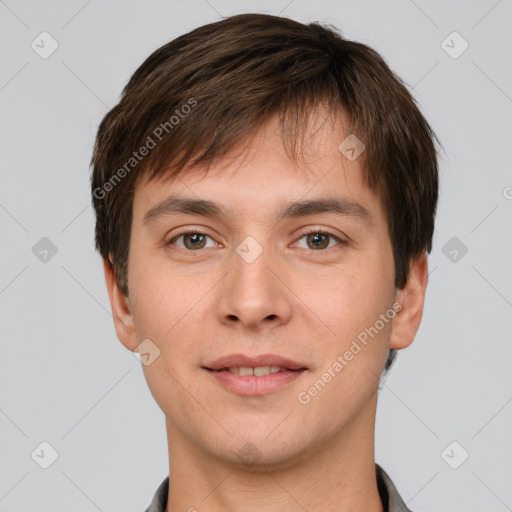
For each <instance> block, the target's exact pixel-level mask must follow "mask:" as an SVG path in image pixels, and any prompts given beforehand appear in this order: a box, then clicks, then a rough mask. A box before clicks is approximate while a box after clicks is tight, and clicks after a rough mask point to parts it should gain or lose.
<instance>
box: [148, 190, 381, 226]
mask: <svg viewBox="0 0 512 512" xmlns="http://www.w3.org/2000/svg"><path fill="white" fill-rule="evenodd" d="M176 213H182V214H186V215H201V216H204V217H214V218H215V217H216V218H219V219H227V218H230V217H233V216H234V213H233V211H232V210H230V209H225V208H223V207H221V206H220V205H218V204H216V203H214V202H212V201H208V200H205V199H189V198H183V197H176V196H169V197H167V198H166V199H164V200H163V201H161V202H160V203H158V204H156V205H155V206H153V207H152V208H151V209H150V210H148V211H147V212H146V214H145V215H144V219H143V221H142V224H143V225H144V226H150V225H152V224H154V223H156V222H157V221H158V220H159V219H160V218H162V217H166V216H169V215H173V214H176ZM319 213H335V214H338V215H346V216H350V217H355V218H357V219H360V220H361V221H363V222H365V223H366V224H371V221H372V217H371V215H370V212H369V211H368V210H367V209H366V208H365V207H364V206H363V205H361V204H359V203H356V202H354V201H351V200H349V199H347V198H343V197H326V198H318V199H309V200H301V201H293V202H290V203H285V204H283V205H281V208H280V209H279V210H278V212H277V216H276V218H277V220H278V221H280V220H283V219H285V218H298V217H304V216H308V215H316V214H319Z"/></svg>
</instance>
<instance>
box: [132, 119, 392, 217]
mask: <svg viewBox="0 0 512 512" xmlns="http://www.w3.org/2000/svg"><path fill="white" fill-rule="evenodd" d="M349 136H351V137H354V136H353V135H351V134H350V133H348V130H347V121H346V118H343V117H342V116H340V117H339V118H326V116H325V115H321V114H320V113H319V114H318V115H312V116H311V118H310V122H309V125H308V127H307V130H306V131H305V137H304V140H299V141H295V142H296V143H297V144H299V145H300V147H298V148H297V149H298V151H297V152H296V154H295V155H293V154H290V152H289V150H287V148H286V147H285V144H286V142H285V139H286V137H287V134H286V133H283V132H282V127H281V125H280V123H279V119H278V118H277V116H274V117H273V118H271V119H270V120H269V121H268V122H267V123H265V124H264V125H263V126H262V127H260V129H258V130H257V131H256V132H255V133H253V134H252V135H251V136H250V137H247V138H246V139H245V140H244V141H243V142H241V143H240V144H238V145H237V146H236V147H235V148H233V149H232V150H230V151H229V152H228V153H227V154H226V155H224V156H222V157H220V158H217V159H216V160H215V161H213V162H212V163H211V165H210V167H209V168H208V169H206V168H205V167H197V168H193V167H188V168H187V167H185V168H184V169H183V170H182V171H181V172H180V173H179V174H177V175H173V174H172V168H170V169H169V171H168V172H167V174H164V175H162V176H159V177H156V178H153V179H151V180H150V179H148V177H147V176H145V177H143V178H142V179H141V180H140V183H138V184H137V187H136V190H135V197H134V217H135V216H136V215H138V216H139V217H140V216H145V215H146V214H147V212H148V211H149V210H150V209H152V208H154V207H155V205H157V204H158V203H161V202H162V201H164V200H165V199H166V198H167V197H168V196H169V195H173V196H174V197H184V198H188V199H202V200H210V201H211V202H215V203H216V204H220V205H222V206H223V212H224V213H226V214H231V215H232V216H233V217H236V215H238V214H239V213H241V212H242V211H244V210H249V211H253V212H256V211H257V212H259V214H263V213H264V212H265V211H268V210H269V207H270V204H271V203H272V204H273V205H278V204H279V205H284V204H285V203H289V202H290V201H291V200H293V201H295V202H297V201H298V200H299V199H304V200H306V199H314V198H322V197H324V198H331V199H332V198H336V197H338V198H341V199H344V200H346V202H347V204H348V203H349V202H352V203H354V204H361V205H362V206H363V205H364V206H363V209H366V210H367V211H368V212H370V213H373V215H379V214H381V213H383V212H381V211H379V210H380V208H381V205H380V204H375V203H380V201H379V199H378V197H377V196H376V195H375V194H374V192H373V191H371V190H370V189H369V188H368V187H367V185H366V180H365V176H364V172H363V168H362V160H363V159H362V158H356V159H354V160H352V159H350V158H347V154H346V153H344V152H343V151H340V147H341V149H342V150H344V149H346V147H345V146H346V141H347V137H349ZM348 140H349V141H350V138H349V139H348ZM348 156H351V155H350V153H348ZM348 207H350V205H348ZM272 208H273V213H277V212H278V211H281V213H282V209H281V210H276V209H275V208H274V206H272Z"/></svg>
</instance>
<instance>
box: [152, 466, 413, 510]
mask: <svg viewBox="0 0 512 512" xmlns="http://www.w3.org/2000/svg"><path fill="white" fill-rule="evenodd" d="M375 472H376V474H377V487H378V489H379V495H380V499H381V501H382V504H383V506H384V512H411V510H409V509H408V508H407V506H406V505H405V503H404V501H403V500H402V498H401V497H400V494H398V491H397V490H396V487H395V486H394V484H393V482H392V481H391V478H389V476H388V475H387V473H386V472H385V471H384V470H383V469H382V468H381V467H380V466H379V465H378V464H375ZM168 496H169V477H167V478H166V479H165V480H164V481H163V482H162V483H161V484H160V487H159V488H158V489H157V491H156V493H155V495H154V496H153V500H152V501H151V504H150V505H149V508H147V509H146V512H165V507H166V506H167V497H168Z"/></svg>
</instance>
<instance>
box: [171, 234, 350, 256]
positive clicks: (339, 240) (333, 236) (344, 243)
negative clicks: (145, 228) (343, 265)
mask: <svg viewBox="0 0 512 512" xmlns="http://www.w3.org/2000/svg"><path fill="white" fill-rule="evenodd" d="M313 234H318V235H324V236H328V237H330V238H333V239H334V240H336V241H337V242H338V245H339V246H347V245H348V242H347V241H346V240H342V239H341V238H339V237H337V236H336V235H333V234H332V233H329V232H328V231H322V230H319V229H310V230H309V231H306V232H304V233H302V234H301V235H300V236H299V238H298V239H297V242H298V241H299V240H302V239H303V238H304V237H306V236H308V235H313ZM184 235H204V236H207V237H208V238H211V239H212V240H213V238H212V237H211V236H210V235H207V234H206V233H202V232H201V231H198V230H196V229H194V230H190V231H182V232H181V233H178V234H177V235H175V236H174V237H173V238H171V240H169V241H168V242H167V243H166V245H173V244H174V242H175V241H176V240H178V239H179V238H181V237H182V236H184ZM335 247H336V246H335ZM335 247H328V248H325V249H320V250H318V251H315V250H314V249H306V250H309V251H311V252H326V251H327V250H329V249H334V248H335ZM178 249H183V248H182V247H178ZM183 250H184V251H187V252H198V251H200V250H201V249H197V250H195V251H194V250H190V249H186V248H185V249H183Z"/></svg>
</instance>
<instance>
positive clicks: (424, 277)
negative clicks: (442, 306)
mask: <svg viewBox="0 0 512 512" xmlns="http://www.w3.org/2000/svg"><path fill="white" fill-rule="evenodd" d="M427 283H428V260H427V253H426V252H424V253H423V254H422V256H420V258H418V259H417V260H415V261H414V262H412V263H411V268H410V274H409V279H408V280H407V283H406V285H405V287H404V289H403V290H399V291H398V293H397V298H396V301H397V302H398V303H399V304H400V305H401V306H402V309H400V311H399V312H398V313H397V315H396V316H395V318H394V319H393V327H392V329H391V338H390V342H389V346H390V348H394V349H395V350H400V349H402V348H406V347H408V346H409V345H410V344H411V343H412V342H413V340H414V337H415V336H416V332H417V331H418V328H419V326H420V322H421V317H422V316H423V304H424V301H425V291H426V289H427Z"/></svg>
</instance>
